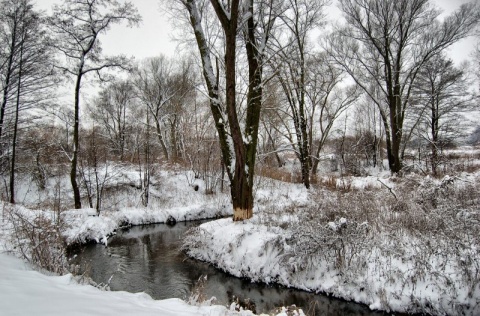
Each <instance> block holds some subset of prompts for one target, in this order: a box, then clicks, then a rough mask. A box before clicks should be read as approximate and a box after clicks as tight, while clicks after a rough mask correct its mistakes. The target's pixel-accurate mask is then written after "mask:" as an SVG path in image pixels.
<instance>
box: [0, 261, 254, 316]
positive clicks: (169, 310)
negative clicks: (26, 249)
mask: <svg viewBox="0 0 480 316" xmlns="http://www.w3.org/2000/svg"><path fill="white" fill-rule="evenodd" d="M0 266H1V267H2V268H1V269H0V280H1V281H0V306H1V314H2V315H10V316H14V315H19V316H20V315H21V316H23V315H45V316H46V315H49V316H55V315H82V316H84V315H98V316H100V315H105V316H107V315H108V316H110V315H145V316H146V315H162V316H183V315H184V316H187V315H192V316H193V315H209V316H216V315H218V316H225V315H244V316H247V315H253V313H251V312H250V311H235V306H232V307H231V309H229V308H227V307H224V306H218V305H217V306H192V305H189V304H187V303H185V302H184V301H182V300H180V299H168V300H160V301H157V300H153V299H152V298H151V297H150V296H148V295H147V294H145V293H128V292H123V291H115V292H108V291H101V290H99V289H97V288H95V287H93V286H91V285H82V284H78V283H77V282H76V281H75V279H74V278H73V277H72V275H71V274H67V275H63V276H48V275H45V274H42V273H40V272H37V271H34V270H32V268H31V267H30V266H29V264H27V263H24V262H23V261H22V260H20V259H17V258H15V257H13V256H9V255H6V254H2V253H0Z"/></svg>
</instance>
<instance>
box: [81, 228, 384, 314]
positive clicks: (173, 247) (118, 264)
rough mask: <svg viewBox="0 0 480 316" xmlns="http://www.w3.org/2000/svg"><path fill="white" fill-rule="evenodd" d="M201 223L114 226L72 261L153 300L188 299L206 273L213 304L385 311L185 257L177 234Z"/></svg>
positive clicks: (269, 308)
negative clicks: (117, 228) (109, 234)
mask: <svg viewBox="0 0 480 316" xmlns="http://www.w3.org/2000/svg"><path fill="white" fill-rule="evenodd" d="M199 224H200V222H187V223H178V224H177V225H175V226H173V227H170V226H167V225H164V224H158V225H149V226H137V227H133V228H131V229H129V230H127V231H119V232H118V233H117V235H116V236H114V237H112V238H110V239H109V243H108V247H105V246H103V245H89V246H86V247H85V248H83V249H82V250H81V251H79V252H78V253H77V254H78V255H77V257H76V258H75V259H74V262H75V263H77V264H80V266H81V267H83V269H87V270H88V271H89V274H90V276H91V277H92V279H93V280H94V281H95V282H97V283H108V282H109V280H110V283H109V284H110V289H111V290H114V291H115V290H123V291H128V292H142V291H143V292H146V293H148V294H150V295H151V296H152V297H153V298H155V299H165V298H172V297H176V298H181V299H188V297H189V296H190V294H191V291H192V289H193V288H194V286H195V284H196V283H197V280H198V279H199V278H200V276H202V275H207V276H208V277H207V281H206V283H205V284H204V289H203V293H204V295H205V297H207V298H210V297H212V296H215V297H216V298H217V300H216V301H215V304H220V305H227V304H229V303H231V302H232V298H233V297H237V298H238V299H239V300H240V301H244V300H245V299H248V300H249V301H250V302H252V303H253V304H254V305H255V309H256V313H262V312H263V313H268V312H269V311H272V310H273V309H275V308H276V307H279V306H289V305H292V304H296V305H297V306H299V307H301V308H303V310H304V311H305V312H308V314H309V315H384V314H383V313H378V312H377V313H376V312H372V311H370V310H369V309H368V307H366V306H364V305H359V304H355V303H350V302H345V301H342V300H338V299H334V298H330V297H327V296H324V295H316V294H313V293H307V292H303V291H298V290H292V289H287V288H283V287H278V286H269V285H265V284H256V283H251V282H250V281H248V280H243V279H238V278H235V277H232V276H230V275H227V274H225V273H223V272H221V271H220V270H217V269H215V268H213V267H211V266H210V265H208V264H206V263H203V262H198V261H196V260H192V259H189V258H187V257H186V256H185V255H184V254H183V253H182V252H181V251H180V250H179V246H180V241H181V237H182V235H183V234H184V233H185V231H186V230H187V229H188V228H189V227H193V226H196V225H199Z"/></svg>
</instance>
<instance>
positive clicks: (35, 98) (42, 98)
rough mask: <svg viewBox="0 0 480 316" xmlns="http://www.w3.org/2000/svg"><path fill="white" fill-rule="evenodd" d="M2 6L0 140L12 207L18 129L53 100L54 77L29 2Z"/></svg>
mask: <svg viewBox="0 0 480 316" xmlns="http://www.w3.org/2000/svg"><path fill="white" fill-rule="evenodd" d="M2 6H3V7H5V8H6V10H5V11H4V12H2V14H3V17H2V19H1V21H2V24H3V27H2V32H1V33H2V36H1V39H0V43H1V42H3V41H5V44H6V45H5V46H4V47H5V51H4V52H3V54H1V55H2V57H3V58H4V59H3V58H1V57H0V64H1V65H2V67H1V68H0V74H1V77H2V80H1V84H0V86H1V87H2V89H3V99H2V105H1V110H0V138H2V141H3V142H5V143H6V144H9V145H8V150H7V152H5V153H4V154H8V155H7V156H8V157H9V159H10V181H9V195H10V202H11V203H15V169H16V162H17V148H18V142H19V126H20V125H22V126H23V128H25V127H26V126H28V124H30V125H31V121H32V120H33V118H34V117H35V113H34V112H35V111H33V109H34V108H37V109H38V108H39V107H40V106H41V105H42V104H43V103H45V102H46V101H48V100H50V99H51V98H52V95H53V94H52V93H51V90H52V87H53V86H54V80H53V79H54V76H53V75H54V74H53V71H52V70H53V68H52V65H53V59H52V56H51V55H52V51H51V49H50V47H49V46H48V45H47V38H48V37H47V35H46V30H45V27H44V25H43V23H42V22H43V18H42V16H41V15H40V14H39V13H38V12H36V11H35V10H34V8H33V5H32V3H31V1H30V0H4V1H2ZM27 110H29V111H27ZM8 121H11V122H8ZM7 123H8V124H7ZM7 128H8V129H7ZM5 132H8V134H9V135H11V139H8V140H7V138H6V137H5V136H7V135H4V134H5ZM3 149H4V148H2V151H3ZM5 158H6V157H5Z"/></svg>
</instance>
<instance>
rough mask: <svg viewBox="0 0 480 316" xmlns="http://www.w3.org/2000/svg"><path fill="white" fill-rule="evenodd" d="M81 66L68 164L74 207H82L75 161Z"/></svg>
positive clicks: (76, 90)
mask: <svg viewBox="0 0 480 316" xmlns="http://www.w3.org/2000/svg"><path fill="white" fill-rule="evenodd" d="M82 71H83V70H82V66H80V70H79V71H78V75H77V82H76V84H75V104H74V122H73V155H72V163H71V166H70V182H71V184H72V190H73V202H74V204H75V208H76V209H80V208H82V201H81V197H80V188H79V186H78V183H77V162H78V148H79V141H78V140H79V137H78V133H79V121H80V86H81V81H82Z"/></svg>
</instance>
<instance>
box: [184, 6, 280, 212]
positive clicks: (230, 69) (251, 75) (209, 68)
mask: <svg viewBox="0 0 480 316" xmlns="http://www.w3.org/2000/svg"><path fill="white" fill-rule="evenodd" d="M199 2H200V1H197V0H181V1H180V3H181V4H182V5H183V6H184V7H185V9H186V10H187V11H188V13H189V18H190V23H191V27H192V29H193V32H194V35H195V39H196V41H197V46H198V49H199V53H200V56H201V61H202V66H203V75H204V78H205V82H206V85H207V90H208V96H209V98H210V110H211V112H212V116H213V118H214V121H215V127H216V129H217V133H218V138H219V142H220V148H221V151H222V158H223V162H224V164H225V166H226V172H227V175H228V178H229V180H230V183H231V185H230V186H231V196H232V203H233V210H234V216H233V219H234V220H244V219H248V218H250V217H252V215H253V176H254V170H255V158H256V150H257V141H258V128H259V124H260V123H259V122H260V110H261V104H262V96H263V88H262V77H263V75H262V70H263V64H264V61H265V60H264V58H265V57H266V56H265V47H266V43H267V41H268V39H269V35H270V31H271V29H272V27H273V24H274V20H275V18H276V16H277V12H276V9H277V8H276V7H275V4H276V1H273V0H272V1H265V2H262V1H253V0H245V1H240V0H232V1H228V2H227V3H225V2H223V1H220V0H211V1H210V4H211V6H212V7H213V9H214V11H215V15H216V18H217V21H218V22H219V24H220V25H221V28H222V30H223V35H224V49H225V50H224V52H225V53H224V67H225V108H224V107H223V104H222V102H221V96H220V87H219V76H218V73H219V72H218V71H215V69H214V68H213V63H212V58H211V46H210V45H209V39H208V38H207V37H206V33H205V32H204V27H203V25H202V12H203V11H200V10H199ZM254 7H255V10H254ZM202 9H205V8H204V7H202ZM240 31H243V35H244V43H245V51H246V62H247V64H248V92H247V100H246V110H245V119H244V121H243V124H240V119H241V117H240V113H241V112H240V110H241V107H240V104H238V103H237V102H238V100H237V92H236V89H237V77H236V75H237V62H238V61H237V57H239V54H238V53H237V48H238V47H237V45H238V42H239V40H238V37H239V34H240ZM217 66H218V63H217ZM217 69H218V68H217ZM224 109H225V110H224ZM242 127H243V131H242Z"/></svg>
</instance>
